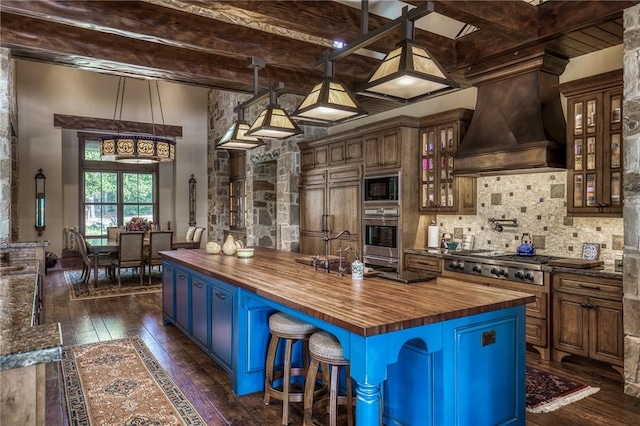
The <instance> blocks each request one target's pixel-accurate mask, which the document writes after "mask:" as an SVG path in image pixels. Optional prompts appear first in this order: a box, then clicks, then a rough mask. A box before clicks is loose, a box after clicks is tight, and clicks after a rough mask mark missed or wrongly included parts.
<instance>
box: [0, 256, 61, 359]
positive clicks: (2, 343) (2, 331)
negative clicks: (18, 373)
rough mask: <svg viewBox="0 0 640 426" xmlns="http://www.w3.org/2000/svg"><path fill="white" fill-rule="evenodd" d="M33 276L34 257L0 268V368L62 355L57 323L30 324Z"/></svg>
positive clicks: (33, 286)
mask: <svg viewBox="0 0 640 426" xmlns="http://www.w3.org/2000/svg"><path fill="white" fill-rule="evenodd" d="M17 266H24V268H22V269H17V268H16V267H17ZM8 267H12V268H11V270H9V269H6V268H8ZM37 277H38V263H37V262H36V261H30V262H24V263H20V262H12V263H11V264H10V265H5V271H0V370H6V369H10V368H18V367H26V366H29V365H34V364H41V363H44V362H51V361H60V360H61V359H62V333H61V330H60V324H58V323H55V324H42V325H36V326H33V325H32V319H33V298H34V294H35V289H36V280H37Z"/></svg>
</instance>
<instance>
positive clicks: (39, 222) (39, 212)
mask: <svg viewBox="0 0 640 426" xmlns="http://www.w3.org/2000/svg"><path fill="white" fill-rule="evenodd" d="M35 179H36V225H35V228H36V231H38V236H42V231H44V228H45V222H44V198H45V197H44V182H45V180H46V179H47V178H46V177H45V175H44V173H42V169H38V173H36V176H35Z"/></svg>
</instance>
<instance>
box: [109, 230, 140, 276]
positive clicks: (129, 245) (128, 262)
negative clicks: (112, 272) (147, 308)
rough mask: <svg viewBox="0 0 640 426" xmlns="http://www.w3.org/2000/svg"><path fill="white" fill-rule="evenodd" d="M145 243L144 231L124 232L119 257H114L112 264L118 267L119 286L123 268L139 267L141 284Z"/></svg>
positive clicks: (119, 246)
mask: <svg viewBox="0 0 640 426" xmlns="http://www.w3.org/2000/svg"><path fill="white" fill-rule="evenodd" d="M143 244H144V232H122V233H120V239H119V241H118V258H117V259H112V260H111V264H112V265H113V267H115V268H117V269H118V287H120V285H121V283H120V275H121V271H122V268H138V269H139V274H140V285H142V276H143V275H144V262H143V258H142V246H143Z"/></svg>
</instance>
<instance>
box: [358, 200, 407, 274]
mask: <svg viewBox="0 0 640 426" xmlns="http://www.w3.org/2000/svg"><path fill="white" fill-rule="evenodd" d="M362 227H363V232H362V235H363V251H364V253H363V262H364V263H365V265H370V266H372V267H374V268H376V269H384V270H390V271H397V270H399V265H398V261H399V257H400V256H399V254H400V253H399V249H400V247H401V244H400V236H401V234H400V215H399V208H397V207H394V208H390V207H366V208H365V209H364V215H363V218H362Z"/></svg>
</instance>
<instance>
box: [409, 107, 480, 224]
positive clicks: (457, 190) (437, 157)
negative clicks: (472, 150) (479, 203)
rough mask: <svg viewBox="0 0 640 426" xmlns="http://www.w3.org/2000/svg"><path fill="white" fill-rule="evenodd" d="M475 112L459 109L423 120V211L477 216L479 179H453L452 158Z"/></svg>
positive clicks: (421, 202)
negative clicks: (477, 182) (477, 186)
mask: <svg viewBox="0 0 640 426" xmlns="http://www.w3.org/2000/svg"><path fill="white" fill-rule="evenodd" d="M472 115H473V111H471V110H466V109H456V110H452V111H447V112H444V113H439V114H435V115H432V116H428V117H423V118H422V119H421V121H420V124H421V126H422V129H421V130H420V150H421V155H420V158H419V161H420V178H419V180H420V188H421V190H420V211H424V212H429V213H457V214H475V213H476V197H477V195H476V179H475V178H472V177H462V176H458V177H455V176H453V161H454V159H453V155H454V154H455V152H456V150H457V149H458V144H459V143H460V141H461V140H462V138H463V137H464V134H465V132H466V129H467V127H468V126H469V122H470V121H471V117H472Z"/></svg>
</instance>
